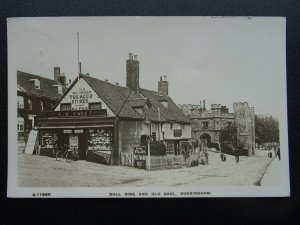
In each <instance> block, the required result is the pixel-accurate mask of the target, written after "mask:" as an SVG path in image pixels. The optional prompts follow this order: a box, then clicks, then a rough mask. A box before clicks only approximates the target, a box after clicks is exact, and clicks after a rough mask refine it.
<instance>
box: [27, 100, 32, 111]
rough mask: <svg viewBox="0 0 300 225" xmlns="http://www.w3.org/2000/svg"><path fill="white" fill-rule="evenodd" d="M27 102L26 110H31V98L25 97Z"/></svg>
mask: <svg viewBox="0 0 300 225" xmlns="http://www.w3.org/2000/svg"><path fill="white" fill-rule="evenodd" d="M27 103H28V105H27V109H28V110H32V99H31V98H28V99H27Z"/></svg>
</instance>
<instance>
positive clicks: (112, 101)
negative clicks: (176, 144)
mask: <svg viewBox="0 0 300 225" xmlns="http://www.w3.org/2000/svg"><path fill="white" fill-rule="evenodd" d="M81 76H82V77H83V78H84V79H85V81H86V82H87V83H88V84H89V85H90V86H91V87H92V88H93V89H94V91H95V92H96V93H97V94H98V95H99V96H100V97H101V98H102V99H103V101H104V102H105V103H106V104H107V105H108V107H109V108H110V109H111V110H112V111H113V112H114V113H115V114H118V113H119V116H120V117H127V118H138V119H144V116H145V115H141V114H139V113H138V112H137V111H136V110H134V108H135V107H143V106H144V105H145V104H147V102H148V103H149V102H150V104H151V107H150V109H149V110H148V116H149V119H150V120H152V121H159V118H158V107H159V111H160V115H161V116H160V117H161V118H160V120H161V121H163V120H166V121H174V122H184V123H190V121H189V119H188V118H187V117H186V116H185V115H184V114H183V113H182V112H181V110H180V109H179V108H178V107H177V105H176V104H175V103H174V102H173V101H172V99H171V98H170V97H168V96H165V95H162V94H160V93H158V92H156V91H150V90H146V89H140V93H135V92H134V91H130V89H129V88H127V87H122V86H118V85H114V84H111V83H108V82H106V81H102V80H98V79H96V78H93V77H90V76H86V75H81ZM70 88H71V87H70ZM130 92H131V94H130ZM129 94H130V96H129V98H128V99H127V102H126V104H124V102H125V101H126V98H127V97H128V95H129ZM161 100H164V101H168V107H167V108H166V107H164V106H163V105H162V104H161V102H160V101H161ZM122 106H123V108H122ZM121 108H122V110H121V112H120V109H121Z"/></svg>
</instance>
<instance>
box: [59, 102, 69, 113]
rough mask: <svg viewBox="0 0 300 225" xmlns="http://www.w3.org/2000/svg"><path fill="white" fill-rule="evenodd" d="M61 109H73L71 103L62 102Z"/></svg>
mask: <svg viewBox="0 0 300 225" xmlns="http://www.w3.org/2000/svg"><path fill="white" fill-rule="evenodd" d="M60 110H61V111H70V110H71V103H61V104H60Z"/></svg>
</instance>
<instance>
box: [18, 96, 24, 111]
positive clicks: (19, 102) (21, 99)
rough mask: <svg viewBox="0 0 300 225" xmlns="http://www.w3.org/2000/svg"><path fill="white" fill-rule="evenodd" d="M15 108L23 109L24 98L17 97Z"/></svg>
mask: <svg viewBox="0 0 300 225" xmlns="http://www.w3.org/2000/svg"><path fill="white" fill-rule="evenodd" d="M17 106H18V108H19V109H24V97H23V96H18V103H17Z"/></svg>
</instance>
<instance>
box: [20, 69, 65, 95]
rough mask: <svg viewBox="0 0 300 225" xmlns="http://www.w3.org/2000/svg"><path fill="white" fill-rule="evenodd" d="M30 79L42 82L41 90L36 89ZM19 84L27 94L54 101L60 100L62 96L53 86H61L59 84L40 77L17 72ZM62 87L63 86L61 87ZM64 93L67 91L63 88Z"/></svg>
mask: <svg viewBox="0 0 300 225" xmlns="http://www.w3.org/2000/svg"><path fill="white" fill-rule="evenodd" d="M30 79H38V80H39V81H40V90H38V89H36V88H35V87H34V85H33V84H32V82H31V81H29V80H30ZM17 84H18V85H19V86H20V87H21V88H22V89H23V90H24V91H25V92H27V93H30V94H33V95H38V96H44V97H47V98H52V99H60V98H61V97H62V95H59V94H58V92H57V88H55V87H54V86H53V85H61V84H60V83H59V82H57V81H55V80H51V79H48V78H45V77H41V76H38V75H34V74H30V73H25V72H22V71H17ZM61 86H62V85H61ZM62 87H63V88H62V91H63V93H64V92H65V91H66V88H65V87H64V86H62Z"/></svg>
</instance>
